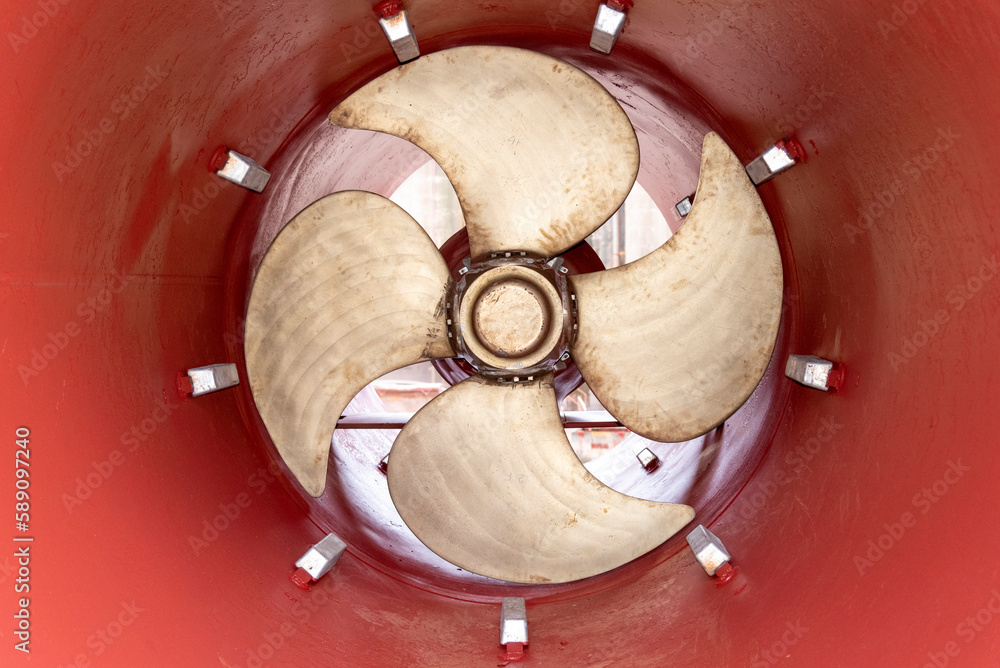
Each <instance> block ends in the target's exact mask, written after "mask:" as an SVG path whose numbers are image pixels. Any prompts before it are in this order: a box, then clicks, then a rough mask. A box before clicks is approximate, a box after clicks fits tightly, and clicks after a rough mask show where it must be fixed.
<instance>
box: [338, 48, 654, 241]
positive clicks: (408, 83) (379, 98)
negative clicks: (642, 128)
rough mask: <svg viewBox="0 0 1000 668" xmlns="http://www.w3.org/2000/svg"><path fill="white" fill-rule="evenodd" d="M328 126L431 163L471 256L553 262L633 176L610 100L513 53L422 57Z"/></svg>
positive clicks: (353, 101) (560, 70)
mask: <svg viewBox="0 0 1000 668" xmlns="http://www.w3.org/2000/svg"><path fill="white" fill-rule="evenodd" d="M330 120H331V122H332V123H333V124H335V125H340V126H343V127H351V128H365V129H369V130H378V131H381V132H387V133H390V134H393V135H397V136H399V137H402V138H404V139H407V140H408V141H411V142H413V143H414V144H416V145H417V146H419V147H420V148H422V149H424V150H425V151H427V152H428V153H429V154H430V155H431V156H433V157H434V159H435V160H437V162H438V163H439V164H440V165H441V167H442V168H443V169H444V171H445V173H446V174H447V175H448V178H449V179H450V180H451V183H452V185H453V186H454V187H455V192H456V193H457V194H458V199H459V201H460V202H461V203H462V211H463V213H464V214H465V220H466V225H467V226H468V229H469V242H470V245H471V249H472V257H473V258H474V259H477V258H481V257H483V256H485V255H486V254H488V253H489V252H490V251H499V250H513V249H518V250H527V251H531V252H533V253H537V254H538V255H541V256H545V257H550V256H553V255H557V254H558V253H560V252H562V251H564V250H566V249H567V248H569V247H570V246H573V245H574V244H576V243H577V242H579V241H580V240H581V239H583V238H584V237H586V236H587V235H588V234H590V233H591V232H593V231H594V230H595V229H597V228H598V227H599V226H600V225H601V224H603V223H604V221H605V220H607V219H608V218H609V217H610V216H611V215H612V214H613V213H614V212H615V211H616V210H617V209H618V207H619V206H620V205H621V204H622V202H624V201H625V197H626V196H627V195H628V193H629V190H631V188H632V184H633V182H634V181H635V177H636V174H637V172H638V168H639V146H638V142H637V140H636V137H635V132H634V131H633V129H632V125H631V124H630V123H629V120H628V117H627V116H626V115H625V112H624V111H623V110H622V108H621V107H620V106H619V104H618V102H617V101H616V100H615V99H614V97H612V96H611V94H610V93H608V91H606V90H605V89H604V88H603V87H602V86H601V85H600V84H599V83H597V81H595V80H594V79H593V78H591V77H590V76H589V75H588V74H586V73H584V72H583V71H581V70H579V69H577V68H575V67H573V66H571V65H568V64H567V63H565V62H563V61H560V60H557V59H555V58H552V57H550V56H546V55H542V54H539V53H535V52H533V51H526V50H523V49H516V48H511V47H499V46H469V47H459V48H454V49H448V50H446V51H439V52H437V53H432V54H429V55H426V56H423V57H421V58H420V59H418V60H416V61H413V62H411V63H407V64H406V65H402V66H400V67H398V68H396V69H394V70H392V71H390V72H387V73H386V74H383V75H382V76H380V77H379V78H377V79H375V80H374V81H372V82H370V83H369V84H367V85H366V86H364V87H362V88H361V89H359V90H358V91H356V92H355V93H354V94H352V95H351V96H349V97H348V98H347V99H346V100H344V101H343V102H342V103H341V104H340V105H338V106H337V107H336V108H335V109H334V110H333V112H332V113H331V114H330Z"/></svg>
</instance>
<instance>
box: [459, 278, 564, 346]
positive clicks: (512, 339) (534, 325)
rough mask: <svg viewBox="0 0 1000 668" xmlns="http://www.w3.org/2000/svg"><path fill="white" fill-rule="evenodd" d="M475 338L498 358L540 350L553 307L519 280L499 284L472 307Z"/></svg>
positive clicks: (494, 285) (532, 287)
mask: <svg viewBox="0 0 1000 668" xmlns="http://www.w3.org/2000/svg"><path fill="white" fill-rule="evenodd" d="M472 311H473V313H472V322H473V327H474V329H475V335H476V338H477V339H479V342H480V343H482V344H483V345H484V346H486V347H487V348H489V350H490V352H492V353H493V354H494V355H497V356H499V357H523V356H524V355H526V354H530V353H532V352H534V351H535V350H537V349H538V346H539V345H541V343H542V342H543V340H544V339H545V335H546V334H547V333H548V330H549V326H550V324H551V320H552V313H551V311H550V304H549V303H548V300H546V298H545V294H544V293H543V292H542V291H541V290H539V289H538V288H537V287H536V286H535V285H533V284H532V283H530V282H528V281H524V280H521V279H519V278H509V279H503V280H500V281H497V282H496V283H493V284H492V285H491V286H490V287H488V288H487V289H486V290H484V291H483V292H481V293H480V295H479V298H478V299H476V303H475V304H473V306H472Z"/></svg>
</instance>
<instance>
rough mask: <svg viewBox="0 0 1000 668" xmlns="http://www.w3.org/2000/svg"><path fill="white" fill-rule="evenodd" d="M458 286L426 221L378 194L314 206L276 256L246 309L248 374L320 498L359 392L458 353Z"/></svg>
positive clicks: (292, 226)
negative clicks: (449, 307)
mask: <svg viewBox="0 0 1000 668" xmlns="http://www.w3.org/2000/svg"><path fill="white" fill-rule="evenodd" d="M449 281H450V278H449V275H448V269H447V267H446V266H445V264H444V261H443V260H442V258H441V255H440V253H438V251H437V249H436V248H435V247H434V243H433V242H432V241H431V240H430V238H429V237H428V236H427V234H426V233H425V232H424V231H423V229H422V228H421V227H420V225H418V224H417V222H416V221H415V220H413V219H412V218H411V217H410V216H409V214H407V213H406V212H405V211H403V210H402V209H401V208H399V207H398V206H396V205H395V204H393V203H392V202H390V201H389V200H387V199H385V198H383V197H380V196H378V195H373V194H371V193H364V192H358V191H345V192H340V193H337V194H335V195H330V196H328V197H324V198H323V199H321V200H319V201H317V202H315V203H314V204H311V205H310V206H308V207H306V208H305V209H304V210H303V211H302V212H301V213H299V214H298V215H297V216H296V217H295V218H293V219H292V221H291V222H290V223H289V224H288V225H287V226H286V227H285V228H284V229H283V230H282V231H281V233H280V234H279V235H278V237H277V238H276V239H275V240H274V243H273V244H272V245H271V247H270V248H269V249H268V251H267V254H266V255H265V256H264V260H263V262H262V263H261V266H260V269H259V271H258V273H257V278H256V280H255V281H254V285H253V289H252V291H251V295H250V304H249V307H248V311H247V321H246V361H247V374H248V376H249V379H250V388H251V390H252V392H253V396H254V401H255V402H256V404H257V409H258V411H259V412H260V415H261V418H263V420H264V424H265V425H266V426H267V430H268V432H269V433H270V435H271V439H272V440H273V441H274V445H275V447H276V448H277V449H278V452H279V453H280V454H281V457H282V459H284V461H285V463H286V464H287V465H288V467H289V469H291V471H292V473H293V474H294V475H295V477H296V478H297V479H298V481H299V483H301V484H302V486H303V487H304V488H305V489H306V490H307V491H308V492H309V493H310V494H312V495H313V496H319V495H320V494H322V492H323V489H324V487H325V485H326V469H327V461H328V457H329V451H330V439H331V437H332V435H333V430H334V428H335V426H336V424H337V420H338V418H339V417H340V416H341V414H342V413H343V411H344V408H345V407H346V406H347V404H348V403H349V402H350V400H351V399H352V398H353V397H354V395H355V394H357V393H358V391H360V390H361V388H363V387H364V386H365V385H367V384H368V383H369V382H371V381H373V380H375V379H376V378H378V377H379V376H382V375H383V374H386V373H388V372H389V371H392V370H394V369H398V368H400V367H403V366H407V365H409V364H413V363H416V362H419V361H421V360H427V359H433V358H439V357H451V356H452V355H454V353H453V351H452V349H451V346H450V344H449V343H448V337H447V333H446V328H445V319H444V302H445V295H446V293H447V289H448V285H449Z"/></svg>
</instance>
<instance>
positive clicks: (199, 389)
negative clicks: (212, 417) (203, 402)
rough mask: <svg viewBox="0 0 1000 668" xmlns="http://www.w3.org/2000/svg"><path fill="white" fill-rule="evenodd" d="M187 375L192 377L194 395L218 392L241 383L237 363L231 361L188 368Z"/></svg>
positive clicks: (192, 392)
mask: <svg viewBox="0 0 1000 668" xmlns="http://www.w3.org/2000/svg"><path fill="white" fill-rule="evenodd" d="M187 375H188V378H190V379H191V396H192V397H200V396H201V395H203V394H209V393H211V392H218V391H219V390H224V389H226V388H227V387H233V386H234V385H239V384H240V376H239V373H238V372H237V370H236V365H235V364H233V363H231V362H230V363H227V364H210V365H208V366H200V367H197V368H195V369H188V370H187Z"/></svg>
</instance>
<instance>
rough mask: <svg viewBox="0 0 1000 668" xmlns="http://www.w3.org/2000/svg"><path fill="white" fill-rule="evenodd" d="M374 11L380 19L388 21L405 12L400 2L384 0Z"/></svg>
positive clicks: (397, 0) (398, 0)
mask: <svg viewBox="0 0 1000 668" xmlns="http://www.w3.org/2000/svg"><path fill="white" fill-rule="evenodd" d="M374 9H375V13H376V14H377V15H378V17H379V18H380V19H388V18H392V17H393V16H395V15H396V14H399V12H401V11H402V10H403V3H402V2H400V0H383V1H382V2H380V3H378V4H377V5H375V7H374Z"/></svg>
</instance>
